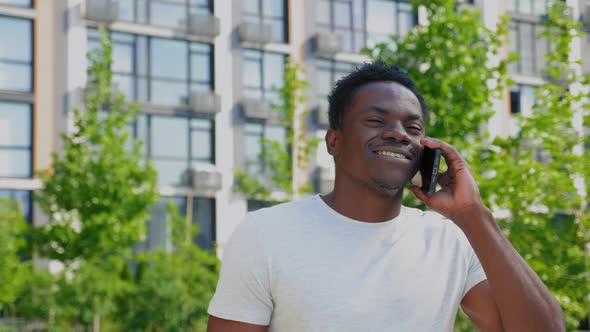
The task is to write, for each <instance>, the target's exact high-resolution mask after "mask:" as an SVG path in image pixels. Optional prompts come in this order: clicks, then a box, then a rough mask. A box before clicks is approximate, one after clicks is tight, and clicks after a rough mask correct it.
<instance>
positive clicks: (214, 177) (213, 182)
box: [183, 168, 221, 192]
mask: <svg viewBox="0 0 590 332" xmlns="http://www.w3.org/2000/svg"><path fill="white" fill-rule="evenodd" d="M183 183H184V184H186V185H188V186H190V187H191V188H192V189H193V190H196V191H205V192H214V191H219V190H221V173H219V172H217V171H214V170H210V169H195V168H189V169H187V170H186V171H185V173H184V179H183Z"/></svg>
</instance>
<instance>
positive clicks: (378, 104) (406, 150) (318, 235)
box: [208, 63, 565, 332]
mask: <svg viewBox="0 0 590 332" xmlns="http://www.w3.org/2000/svg"><path fill="white" fill-rule="evenodd" d="M329 116H330V129H329V130H328V132H327V134H326V145H327V148H328V152H329V153H330V154H331V155H332V156H333V157H334V162H335V166H336V178H335V183H334V189H333V191H332V192H330V193H329V194H327V195H322V196H320V195H317V196H314V197H312V198H308V199H304V200H301V201H298V202H291V203H286V204H281V205H278V206H275V207H272V208H268V209H262V210H259V211H256V212H253V213H250V214H248V215H247V217H246V218H245V220H244V221H243V222H242V223H241V224H240V225H239V226H238V227H237V229H236V230H235V232H234V234H233V235H232V238H231V240H230V241H229V243H228V244H227V246H226V248H225V251H224V257H223V263H222V268H221V276H220V279H219V283H218V285H217V290H216V293H215V295H214V297H213V299H212V301H211V303H210V305H209V314H210V319H209V328H208V331H210V332H222V331H236V332H240V331H241V332H246V331H252V332H254V331H256V332H258V331H280V332H290V331H293V332H303V331H321V332H329V331H335V332H343V331H378V332H379V331H452V330H453V325H454V319H455V316H456V313H457V310H458V307H459V305H461V306H462V308H463V310H464V311H465V313H466V314H467V315H468V316H469V317H470V319H471V320H472V321H473V322H474V324H475V325H476V326H477V327H478V328H479V329H480V330H482V331H518V332H522V331H535V332H538V331H564V329H565V328H564V321H563V316H562V312H561V309H560V306H559V304H558V303H557V301H556V300H555V299H554V298H553V296H552V295H551V294H550V293H549V291H548V290H547V288H546V287H545V285H543V283H542V282H541V280H540V279H539V277H538V276H537V275H536V274H535V272H534V271H533V270H532V269H531V268H530V267H529V266H528V265H527V263H526V262H525V261H524V260H523V259H522V257H520V256H519V254H518V253H517V252H516V251H515V250H514V248H513V247H512V246H511V244H510V243H509V242H508V240H507V239H506V237H505V236H504V235H503V233H502V231H501V230H500V229H499V228H498V226H497V225H496V223H495V221H494V219H493V217H492V213H491V212H490V211H489V209H488V208H487V207H486V206H485V205H484V204H483V202H482V200H481V198H480V195H479V189H478V187H477V184H476V183H475V181H474V178H473V176H472V175H471V171H470V168H469V165H467V163H466V162H465V160H464V159H463V158H462V157H461V156H460V155H459V153H458V152H457V151H456V150H455V149H454V148H453V147H452V146H450V145H449V144H447V143H444V142H442V141H440V140H436V139H432V138H427V137H426V136H425V135H426V132H425V117H426V105H425V103H424V100H423V98H422V96H421V95H420V94H419V92H418V91H417V89H416V87H415V86H414V83H413V82H412V81H411V79H410V78H409V77H408V76H407V74H405V73H404V72H402V71H401V70H399V69H398V68H397V67H392V66H387V65H385V64H383V63H374V64H366V65H364V66H363V67H361V68H360V69H357V70H356V71H355V72H353V73H352V74H350V75H348V76H347V77H345V78H344V79H342V80H341V81H339V82H338V83H337V85H336V87H335V89H334V91H333V92H332V95H331V96H330V111H329ZM424 146H428V147H430V148H441V149H442V151H443V156H444V157H445V159H446V162H447V164H448V165H449V169H448V171H447V172H445V173H443V174H441V176H440V180H439V184H440V186H441V189H440V190H439V191H438V192H436V193H434V194H433V195H431V196H428V195H427V194H425V193H424V192H422V191H421V190H420V189H419V188H418V187H416V186H411V188H410V190H411V191H412V193H414V195H416V197H418V198H419V199H420V200H422V201H424V202H425V203H426V205H427V206H428V207H429V208H430V209H432V210H434V211H436V213H435V212H423V211H420V210H417V209H410V208H406V207H403V206H402V205H401V202H402V195H403V190H404V187H405V186H406V184H408V183H409V181H410V180H411V179H412V178H413V176H414V175H415V174H416V172H417V170H418V168H419V164H420V159H421V155H422V151H423V149H424ZM480 262H481V263H480Z"/></svg>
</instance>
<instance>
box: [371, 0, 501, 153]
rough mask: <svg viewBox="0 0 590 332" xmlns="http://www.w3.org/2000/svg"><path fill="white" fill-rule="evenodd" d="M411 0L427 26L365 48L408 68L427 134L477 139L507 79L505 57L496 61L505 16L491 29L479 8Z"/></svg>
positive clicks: (459, 141) (462, 142)
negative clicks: (423, 107)
mask: <svg viewBox="0 0 590 332" xmlns="http://www.w3.org/2000/svg"><path fill="white" fill-rule="evenodd" d="M411 4H412V6H413V7H414V9H415V10H417V8H418V6H424V8H425V9H426V13H427V16H428V20H429V23H428V25H419V26H416V27H415V28H414V29H412V30H411V31H410V32H409V33H408V34H407V35H406V36H405V37H403V38H398V37H396V36H392V37H391V42H390V43H381V44H379V45H377V46H376V47H375V48H373V49H369V50H366V52H367V53H368V54H370V55H371V56H373V57H374V58H378V59H381V60H384V61H386V62H389V63H394V64H396V65H398V66H400V67H401V68H403V69H405V70H407V71H408V73H409V75H410V77H412V79H413V80H414V81H415V82H416V85H417V86H418V88H419V89H420V91H421V92H422V94H423V95H424V98H425V99H426V102H427V103H428V105H429V109H430V113H429V117H428V121H427V128H428V135H429V136H431V137H437V138H440V139H442V140H444V141H447V142H451V143H453V144H454V145H455V146H456V147H457V148H458V149H460V150H464V149H466V148H468V147H470V146H472V144H473V142H474V141H478V140H479V139H478V134H479V133H480V129H481V128H482V126H483V125H484V124H485V123H486V121H487V120H488V119H489V118H490V117H491V115H492V114H493V111H492V110H491V109H490V106H491V100H492V99H493V97H497V96H499V94H500V93H501V92H502V91H503V89H504V87H505V85H506V83H507V81H506V72H507V63H508V60H509V59H505V60H498V54H499V51H500V48H501V46H502V43H503V41H504V40H505V37H506V36H507V32H508V20H507V17H503V18H502V19H501V21H500V22H499V23H498V24H497V26H496V30H495V31H493V30H490V29H488V28H487V27H486V26H485V25H484V24H483V22H482V20H481V17H480V12H479V10H478V9H476V8H475V7H474V8H466V9H461V10H457V8H456V7H455V1H454V0H434V1H430V0H429V1H427V0H413V1H411Z"/></svg>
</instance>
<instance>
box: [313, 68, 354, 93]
mask: <svg viewBox="0 0 590 332" xmlns="http://www.w3.org/2000/svg"><path fill="white" fill-rule="evenodd" d="M355 68H356V65H355V64H353V63H348V62H338V61H330V60H318V61H317V62H316V75H317V77H316V79H317V87H316V91H317V92H318V99H319V101H321V102H324V101H326V102H327V100H328V96H329V95H330V93H331V92H332V88H333V87H334V84H336V82H337V81H338V80H339V79H340V78H342V77H343V76H345V75H347V74H349V73H351V72H352V71H354V69H355Z"/></svg>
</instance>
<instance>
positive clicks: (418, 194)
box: [410, 186, 430, 205]
mask: <svg viewBox="0 0 590 332" xmlns="http://www.w3.org/2000/svg"><path fill="white" fill-rule="evenodd" d="M410 191H411V192H413V193H414V195H416V197H418V199H419V200H421V201H422V202H424V203H426V205H428V203H429V201H430V197H428V195H426V193H425V192H424V191H422V189H421V188H420V187H418V186H411V187H410Z"/></svg>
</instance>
